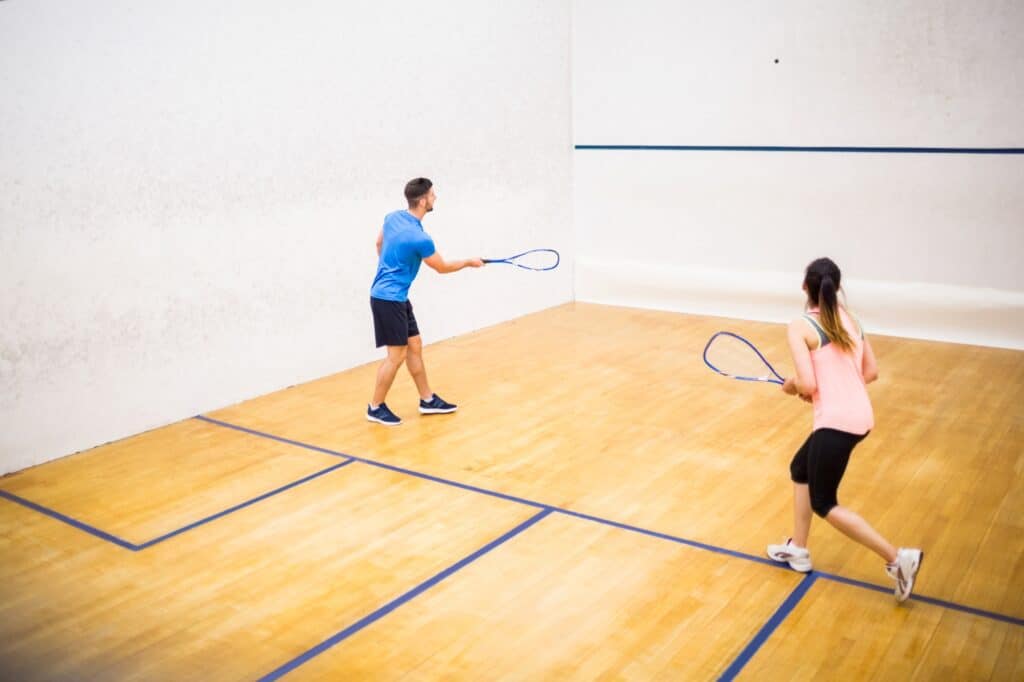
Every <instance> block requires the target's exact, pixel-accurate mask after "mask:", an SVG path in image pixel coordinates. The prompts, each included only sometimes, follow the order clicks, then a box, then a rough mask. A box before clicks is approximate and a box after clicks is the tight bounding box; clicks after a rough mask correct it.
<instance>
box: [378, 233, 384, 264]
mask: <svg viewBox="0 0 1024 682" xmlns="http://www.w3.org/2000/svg"><path fill="white" fill-rule="evenodd" d="M382 248H384V230H383V229H381V231H380V234H378V235H377V258H380V250H381V249H382Z"/></svg>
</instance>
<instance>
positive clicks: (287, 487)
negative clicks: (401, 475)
mask: <svg viewBox="0 0 1024 682" xmlns="http://www.w3.org/2000/svg"><path fill="white" fill-rule="evenodd" d="M354 461H355V460H354V459H347V460H345V461H344V462H342V463H341V464H335V465H334V466H330V467H327V468H326V469H323V470H322V471H317V472H316V473H313V474H310V475H309V476H306V477H305V478H300V479H299V480H297V481H292V482H291V483H289V484H287V485H283V486H281V487H280V488H276V489H274V490H271V491H270V492H267V493H263V494H262V495H260V496H258V497H254V498H252V499H251V500H247V501H245V502H242V503H241V504H236V505H235V506H234V507H230V508H228V509H225V510H224V511H221V512H217V513H216V514H212V515H210V516H207V517H206V518H205V519H200V520H199V521H196V522H194V523H190V524H188V525H187V526H182V527H181V528H179V529H178V530H172V531H171V532H170V533H166V534H164V535H161V536H160V537H158V538H154V539H152V540H149V541H148V542H144V543H142V544H141V545H139V546H138V549H139V550H140V551H141V550H143V549H146V548H147V547H152V546H153V545H155V544H157V543H158V542H163V541H164V540H167V539H169V538H173V537H174V536H175V535H181V534H182V533H185V532H187V531H190V530H192V529H193V528H197V527H199V526H202V525H204V524H207V523H209V522H210V521H215V520H217V519H219V518H221V517H222V516H227V515H228V514H233V513H234V512H236V511H238V510H240V509H245V508H246V507H248V506H251V505H254V504H256V503H257V502H261V501H263V500H265V499H267V498H268V497H273V496H274V495H277V494H278V493H283V492H284V491H286V490H291V489H292V488H294V487H296V486H300V485H302V484H303V483H308V482H309V481H312V480H313V479H315V478H320V477H321V476H324V475H326V474H329V473H331V472H332V471H337V470H338V469H340V468H342V467H344V466H348V465H349V464H351V463H352V462H354Z"/></svg>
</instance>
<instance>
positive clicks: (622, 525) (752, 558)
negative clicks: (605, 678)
mask: <svg viewBox="0 0 1024 682" xmlns="http://www.w3.org/2000/svg"><path fill="white" fill-rule="evenodd" d="M196 419H202V420H204V421H207V422H210V423H212V424H218V425H220V426H224V427H226V428H229V429H235V430H236V431H242V432H244V433H248V434H251V435H253V436H259V437H261V438H269V439H271V440H276V441H280V442H282V443H288V444H289V445H294V446H296V447H300V448H311V449H313V450H317V451H318V452H325V453H327V454H331V455H338V456H342V457H351V458H352V459H354V460H356V461H357V462H361V463H363V464H368V465H370V466H374V467H379V468H381V469H387V470H388V471H394V472H396V473H400V474H406V475H408V476H415V477H416V478H422V479H424V480H427V481H433V482H434V483H440V484H442V485H447V486H451V487H453V488H459V489H461V490H469V491H471V492H475V493H480V494H482V495H488V496H490V497H497V498H498V499H502V500H507V501H509V502H516V503H518V504H523V505H526V506H528V507H536V508H537V509H550V510H552V511H555V512H558V513H559V514H565V515H566V516H575V517H577V518H580V519H586V520H588V521H595V522H597V523H602V524H605V525H607V526H614V527H615V528H620V529H622V530H628V531H631V532H634V533H642V534H644V535H650V536H651V537H656V538H661V539H662V540H670V541H671V542H677V543H679V544H682V545H689V546H691V547H697V548H699V549H705V550H708V551H711V552H717V553H719V554H726V555H729V556H733V557H738V558H741V559H747V560H748V561H756V562H758V563H762V564H765V565H768V566H777V567H785V564H779V563H776V562H774V561H772V560H770V559H768V558H765V557H759V556H754V555H752V554H745V553H743V552H736V551H733V550H731V549H725V548H723V547H715V546H714V545H706V544H704V543H702V542H696V541H695V540H687V539H686V538H681V537H678V536H675V535H668V534H667V533H659V532H657V531H653V530H647V529H645V528H640V527H638V526H630V525H628V524H625V523H619V522H618V521H612V520H610V519H603V518H601V517H599V516H592V515H590V514H584V513H582V512H576V511H572V510H571V509H563V508H562V507H557V506H554V505H550V504H544V503H543V502H536V501H534V500H528V499H526V498H523V497H516V496H515V495H507V494H505V493H499V492H497V491H494V490H487V489H486V488H480V487H477V486H475V485H468V484H466V483H459V482H458V481H452V480H450V479H447V478H441V477H440V476H432V475H430V474H424V473H421V472H419V471H413V470H411V469H405V468H402V467H399V466H395V465H394V464H385V463H383V462H375V461H373V460H372V459H365V458H363V457H357V456H356V455H345V454H343V453H340V452H334V451H331V450H324V449H323V448H319V447H316V446H312V445H307V444H306V443H302V442H300V441H297V440H289V439H287V438H280V437H278V436H274V435H271V434H268V433H263V432H262V431H256V430H253V429H247V428H245V427H243V426H235V425H234V424H229V423H228V422H222V421H219V420H217V419H211V418H209V417H201V416H200V417H196Z"/></svg>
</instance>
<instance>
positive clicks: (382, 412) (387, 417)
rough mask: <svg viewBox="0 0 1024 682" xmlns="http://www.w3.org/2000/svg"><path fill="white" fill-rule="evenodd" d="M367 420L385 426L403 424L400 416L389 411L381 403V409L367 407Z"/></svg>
mask: <svg viewBox="0 0 1024 682" xmlns="http://www.w3.org/2000/svg"><path fill="white" fill-rule="evenodd" d="M366 420H367V421H371V422H377V423H378V424H383V425H384V426H398V425H399V424H401V423H402V420H401V419H399V418H398V415H397V414H395V413H394V412H392V411H391V410H389V409H388V406H387V405H386V404H385V403H381V404H380V407H378V408H377V409H376V410H375V409H373V408H372V407H370V406H369V405H367V406H366Z"/></svg>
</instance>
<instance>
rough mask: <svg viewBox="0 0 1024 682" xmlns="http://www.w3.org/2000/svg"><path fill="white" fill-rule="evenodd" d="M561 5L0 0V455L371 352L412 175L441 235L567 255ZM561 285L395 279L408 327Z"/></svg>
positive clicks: (504, 274)
mask: <svg viewBox="0 0 1024 682" xmlns="http://www.w3.org/2000/svg"><path fill="white" fill-rule="evenodd" d="M569 19H570V6H569V3H568V2H544V1H540V0H537V1H534V2H519V3H514V4H508V3H497V2H475V1H472V0H459V1H457V2H444V3H435V4H432V5H424V4H423V3H415V2H408V1H399V0H393V1H390V2H378V3H358V4H357V3H338V2H333V1H330V2H328V1H326V0H321V1H312V0H310V1H305V2H301V3H281V2H271V1H270V0H247V1H245V2H240V1H223V2H214V3H211V2H200V1H199V0H187V1H184V2H177V3H138V2H130V1H127V0H124V1H118V0H96V1H95V2H89V3H69V2H63V1H61V0H33V1H32V2H25V1H21V0H15V1H13V2H3V3H0V45H3V58H2V59H0V121H2V122H3V124H2V125H0V188H2V189H0V291H2V298H0V320H2V322H0V418H2V424H0V425H2V428H0V472H5V471H11V470H16V469H20V468H22V467H25V466H28V465H31V464H34V463H38V462H42V461H45V460H47V459H52V458H54V457H57V456H61V455H64V454H67V453H69V452H73V451H76V450H80V449H84V448H87V447H90V446H93V445H96V444H99V443H102V442H105V441H109V440H112V439H116V438H119V437H123V436H126V435H129V434H132V433H137V432H139V431H142V430H145V429H148V428H152V427H155V426H158V425H161V424H165V423H168V422H171V421H175V420H178V419H181V418H184V417H188V416H190V415H193V414H196V413H199V412H203V411H206V410H210V409H212V408H216V407H218V406H223V405H226V404H231V403H233V402H236V401H239V400H242V399H244V398H248V397H252V396H255V395H259V394H261V393H265V392H268V391H271V390H274V389H277V388H281V387H283V386H287V385H290V384H294V383H297V382H301V381H304V380H309V379H312V378H315V377H318V376H323V375H325V374H329V373H332V372H335V371H338V370H341V369H344V368H347V367H350V366H353V365H355V364H358V363H361V362H364V361H368V360H371V359H374V358H376V357H378V354H379V353H378V351H376V350H375V349H374V347H373V335H372V324H371V318H370V314H369V306H368V297H369V286H370V283H371V280H372V277H373V274H374V269H375V266H376V254H375V251H374V246H373V244H374V240H375V238H376V235H377V232H378V230H379V228H380V224H381V221H382V219H383V216H384V214H385V213H387V212H388V211H390V210H393V209H396V208H401V207H403V206H404V199H403V197H402V188H403V186H404V183H405V182H406V180H408V179H409V178H411V177H413V176H416V175H426V176H428V177H431V178H432V179H433V180H434V181H435V183H436V188H437V193H438V196H439V199H438V202H437V206H436V210H435V212H434V213H433V214H431V215H430V216H428V218H427V220H426V222H425V225H426V227H427V229H428V231H430V232H431V233H432V234H433V236H434V237H435V240H436V241H437V244H438V246H439V249H440V250H441V251H442V253H444V254H446V255H449V256H452V257H460V256H473V255H485V256H486V255H506V254H507V253H508V252H510V250H515V249H519V248H520V247H530V246H535V245H544V246H552V247H555V248H559V249H561V250H562V251H563V253H564V254H565V256H566V257H567V260H569V262H571V258H572V245H571V239H572V235H571V222H572V216H571V199H570V195H571V163H572V151H571V133H570V130H571V121H570V70H569V41H568V36H569V31H570V28H569ZM512 252H514V251H512ZM510 286H511V287H512V290H514V291H515V295H514V296H512V295H509V294H508V292H509V291H510ZM571 297H572V280H571V268H562V269H560V270H558V271H556V272H554V273H550V274H546V275H543V276H535V277H530V276H526V277H519V276H517V273H513V272H511V271H508V270H507V269H498V268H494V269H490V270H489V269H486V268H485V269H484V270H482V271H468V272H463V273H456V274H454V275H448V276H445V277H444V278H441V277H440V276H438V275H436V274H435V273H433V271H431V270H429V269H428V268H424V270H423V272H422V274H421V276H420V280H418V282H417V284H416V287H415V288H414V290H413V300H414V301H415V302H416V304H417V311H418V317H419V318H420V322H421V328H422V329H423V332H424V338H425V339H426V340H427V341H428V342H430V341H436V340H439V339H443V338H445V337H449V336H452V335H454V334H458V333H462V332H466V331H469V330H472V329H476V328H479V327H483V326H486V325H490V324H494V323H497V322H499V321H502V320H505V319H509V318H512V317H515V316H518V315H521V314H524V313H527V312H530V311H533V310H537V309H541V308H545V307H548V306H551V305H556V304H559V303H562V302H565V301H568V300H570V299H571ZM467 371H472V368H467ZM370 389H371V387H367V390H368V392H369V391H370ZM352 409H353V415H356V416H358V415H359V411H360V409H361V407H360V406H359V405H353V406H352Z"/></svg>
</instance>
